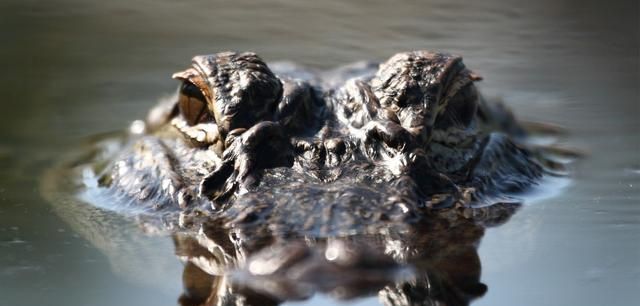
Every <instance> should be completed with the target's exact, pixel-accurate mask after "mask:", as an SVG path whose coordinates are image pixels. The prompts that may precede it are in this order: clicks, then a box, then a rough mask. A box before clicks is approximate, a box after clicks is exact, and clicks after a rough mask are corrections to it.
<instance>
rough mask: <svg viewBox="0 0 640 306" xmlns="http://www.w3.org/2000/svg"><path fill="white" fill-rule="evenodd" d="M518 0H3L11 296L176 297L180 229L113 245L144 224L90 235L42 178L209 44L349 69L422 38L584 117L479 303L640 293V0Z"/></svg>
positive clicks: (1, 158)
mask: <svg viewBox="0 0 640 306" xmlns="http://www.w3.org/2000/svg"><path fill="white" fill-rule="evenodd" d="M512 2H513V1H499V0H491V1H475V2H470V1H458V0H454V1H444V0H442V1H435V0H434V1H393V2H391V1H344V2H341V1H315V2H307V3H302V2H298V1H290V0H280V1H275V0H272V1H259V2H247V3H239V2H238V1H216V2H214V1H209V0H195V1H179V2H178V1H169V0H162V1H150V0H134V1H131V0H129V1H124V0H115V1H80V0H57V1H47V2H42V1H34V0H27V1H24V0H22V1H17V0H8V1H3V2H2V3H0V29H1V30H0V39H2V42H3V43H2V48H0V56H1V58H2V59H4V60H3V66H2V68H3V69H2V72H1V73H0V97H2V98H1V99H0V103H1V104H2V106H1V108H0V109H1V111H0V296H2V300H1V301H0V304H2V305H5V304H6V305H175V304H176V300H177V297H178V296H179V294H180V292H181V279H180V277H181V276H180V275H181V270H182V266H181V264H180V263H179V262H178V260H177V259H175V258H174V257H175V256H174V255H173V246H172V244H171V241H170V240H168V239H161V238H158V237H152V238H136V239H139V240H137V241H136V242H135V243H140V244H141V245H142V244H143V245H149V244H150V245H153V246H154V247H155V249H156V250H157V252H156V253H155V254H144V253H142V252H141V253H135V252H134V253H133V254H130V255H129V257H127V256H124V257H117V256H115V258H114V256H113V254H109V252H108V249H109V247H108V246H109V245H110V244H112V243H133V242H130V240H129V239H130V238H131V237H128V238H126V239H124V238H123V239H122V240H121V241H116V242H113V241H104V242H103V243H101V244H99V243H95V242H94V241H91V240H90V239H87V236H88V234H87V233H83V232H82V231H81V230H79V229H78V228H77V226H76V228H74V227H73V226H71V225H69V223H67V222H65V221H64V220H63V219H62V218H61V217H59V216H58V215H57V214H56V213H55V212H54V210H53V208H52V206H51V204H50V203H48V202H47V201H45V200H44V199H43V197H42V196H41V195H40V191H39V188H40V187H39V184H40V181H39V180H40V177H41V176H42V174H43V171H44V170H45V169H47V168H48V167H50V166H51V165H52V163H53V161H55V160H59V159H60V158H62V157H63V156H64V155H65V154H66V152H69V150H71V148H73V147H74V146H76V145H77V144H78V143H79V142H81V141H82V139H84V138H85V137H87V136H89V135H94V134H96V133H100V132H106V131H112V130H114V129H119V128H122V127H125V126H127V124H128V123H129V122H130V121H132V120H134V119H136V118H140V117H142V116H143V115H144V114H145V112H146V110H147V109H148V108H149V107H150V106H151V105H153V104H154V102H155V101H156V99H157V98H158V97H159V96H162V95H163V94H165V93H167V92H171V91H172V90H173V89H174V88H175V86H176V84H175V82H174V81H173V80H171V79H170V78H169V76H170V75H171V73H173V72H175V71H177V70H180V69H182V68H184V67H186V65H188V64H189V60H190V58H191V57H192V56H193V55H194V54H202V53H212V52H217V51H223V50H240V51H244V50H251V51H256V52H258V53H259V54H260V55H261V56H262V57H263V58H265V59H266V60H268V61H274V60H280V59H288V60H293V61H297V62H299V63H302V64H306V65H309V66H312V67H332V66H335V65H338V64H342V63H347V62H351V61H355V60H362V59H374V60H383V59H385V58H387V57H389V56H390V55H391V54H393V53H395V52H399V51H406V50H411V49H435V50H442V51H449V52H455V53H459V54H462V55H463V56H464V58H465V63H466V65H467V66H468V67H470V68H471V69H473V70H475V71H477V72H479V73H480V74H481V75H483V76H484V77H485V80H484V81H483V82H482V83H481V85H480V86H481V89H482V90H483V91H484V92H485V93H486V94H488V95H489V96H501V97H502V98H503V99H504V100H505V101H506V102H507V103H508V104H509V105H510V106H511V107H513V108H514V110H515V112H516V113H517V114H518V115H519V116H520V117H522V118H525V119H529V120H536V121H544V122H550V123H555V124H559V125H562V126H564V127H566V128H567V129H568V131H569V132H570V134H569V136H568V137H566V138H564V140H563V142H564V144H565V145H567V146H571V147H577V148H580V149H582V150H584V151H586V152H588V157H587V158H586V159H585V160H583V161H581V162H579V163H577V164H575V165H574V166H573V168H574V169H572V185H571V186H569V187H568V188H565V189H564V190H563V191H562V193H561V194H560V195H558V196H555V197H553V198H551V199H546V200H544V201H539V202H537V203H532V204H530V205H526V206H525V207H524V209H521V210H520V211H519V212H518V213H517V214H516V215H514V217H513V218H512V219H511V220H510V221H509V222H508V223H507V224H505V225H503V226H500V227H497V228H492V229H490V230H488V231H487V233H486V234H485V236H484V238H483V240H482V242H481V245H480V247H479V253H480V258H481V261H482V265H483V271H482V281H483V282H484V283H485V284H487V285H488V287H489V291H488V293H487V294H486V295H485V296H484V297H483V298H481V299H479V300H477V301H476V303H475V304H476V305H635V304H639V303H640V298H638V295H637V292H638V290H640V243H639V242H640V192H639V191H638V188H640V134H639V133H638V131H640V89H639V88H640V21H639V20H640V7H639V4H638V2H637V1H607V2H604V1H577V0H575V1H552V0H548V1H520V3H512ZM126 226H127V225H122V227H123V228H126ZM114 240H117V239H116V238H115V237H114ZM135 249H136V248H133V250H135ZM140 249H141V250H142V249H143V248H142V247H141V248H140ZM110 255H111V256H110ZM123 261H124V262H126V263H127V264H128V266H127V265H123V263H122V262H123ZM325 301H327V300H326V297H322V296H320V297H317V298H315V299H314V300H312V301H311V302H312V303H315V304H318V305H321V304H323V303H324V302H325ZM376 301H377V300H376V299H375V298H370V299H365V300H361V301H359V302H360V303H361V304H367V305H368V304H372V303H376Z"/></svg>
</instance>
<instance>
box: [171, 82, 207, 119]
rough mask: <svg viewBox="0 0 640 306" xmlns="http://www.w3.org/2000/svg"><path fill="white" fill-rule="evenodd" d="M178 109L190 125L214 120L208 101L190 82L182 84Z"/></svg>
mask: <svg viewBox="0 0 640 306" xmlns="http://www.w3.org/2000/svg"><path fill="white" fill-rule="evenodd" d="M178 99H179V100H178V108H179V109H180V114H181V115H182V117H183V118H184V119H185V120H186V121H187V123H188V124H189V125H195V124H198V123H200V122H204V121H210V120H211V119H212V117H211V115H210V114H209V111H208V109H207V99H205V97H204V95H203V94H202V92H201V91H200V89H199V88H198V87H197V86H195V85H193V83H191V82H189V81H184V82H182V86H180V97H179V98H178Z"/></svg>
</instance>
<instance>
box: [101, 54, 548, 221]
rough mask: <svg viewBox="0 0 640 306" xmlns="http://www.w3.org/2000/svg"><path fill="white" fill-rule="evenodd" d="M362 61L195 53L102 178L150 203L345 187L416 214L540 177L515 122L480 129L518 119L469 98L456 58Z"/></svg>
mask: <svg viewBox="0 0 640 306" xmlns="http://www.w3.org/2000/svg"><path fill="white" fill-rule="evenodd" d="M370 67H371V66H370V65H368V66H367V65H365V66H364V67H360V68H358V67H355V68H348V69H345V71H346V72H340V71H338V72H335V73H327V74H324V75H329V76H331V78H332V79H331V80H327V79H326V78H325V79H323V78H322V75H323V74H320V76H318V77H316V79H315V80H314V79H309V80H304V79H297V78H296V75H291V76H288V75H284V74H281V75H276V74H274V73H273V72H272V71H271V70H270V69H269V67H267V65H266V64H265V63H264V62H263V61H262V60H261V59H260V58H259V57H258V56H256V55H255V54H253V53H240V54H238V53H233V52H224V53H218V54H215V55H208V56H196V57H194V60H193V66H192V67H191V68H189V69H187V70H185V71H183V72H179V73H176V74H175V75H174V78H176V79H179V80H181V81H183V86H182V87H181V88H182V89H181V91H180V92H179V93H178V97H177V98H176V100H177V101H178V102H171V103H168V104H165V105H163V106H159V107H161V108H164V109H166V111H164V112H159V111H153V112H152V113H153V114H158V113H161V114H165V116H164V117H161V118H153V120H149V122H148V124H147V125H148V130H151V131H150V132H147V135H143V136H142V138H141V139H140V140H139V141H138V144H136V145H134V146H133V147H134V148H135V149H134V150H132V151H127V152H126V153H124V154H123V155H122V157H120V160H118V161H116V162H115V163H114V165H115V166H114V167H113V170H112V171H110V172H107V173H106V174H105V176H106V177H109V178H110V179H107V180H105V181H109V182H112V183H111V185H110V186H111V188H112V189H114V190H115V191H116V192H117V193H123V194H129V195H135V197H136V198H137V199H138V200H140V202H141V204H142V205H144V204H150V205H152V206H155V207H172V206H173V207H181V208H187V207H196V206H201V205H207V204H209V203H211V204H213V206H214V207H215V208H221V207H222V208H224V207H230V206H233V205H232V204H234V203H236V206H240V207H244V206H246V207H247V208H246V209H248V210H254V209H256V208H255V207H261V206H264V205H266V206H267V207H270V208H269V209H277V207H279V205H284V204H282V201H283V200H285V199H287V198H290V197H286V196H284V195H285V194H287V193H292V194H293V195H295V198H296V199H297V200H296V204H292V205H303V204H302V203H304V202H305V201H306V202H313V203H319V202H322V201H323V200H328V199H334V200H335V199H340V195H341V194H342V193H343V191H346V190H352V192H354V193H355V194H356V195H357V196H359V197H360V200H359V202H360V203H367V204H366V206H367V207H368V208H369V209H371V210H373V211H385V210H389V211H393V210H394V209H393V207H395V206H396V205H401V206H403V207H405V206H406V207H407V208H406V209H407V210H409V211H411V212H417V211H420V209H419V208H421V207H443V206H446V207H451V206H452V205H464V204H468V203H469V202H471V201H474V200H475V201H482V199H483V198H484V197H485V196H486V195H492V196H494V195H500V194H502V193H504V192H508V191H517V190H520V189H523V188H526V187H527V186H529V185H531V184H532V183H534V182H535V181H536V180H537V179H538V178H539V177H540V176H541V174H542V169H541V168H540V167H539V166H538V164H537V163H536V162H534V161H533V160H532V158H531V157H530V154H529V152H528V151H527V150H526V149H524V148H521V147H520V146H519V145H517V144H515V143H514V142H513V141H512V140H511V138H510V136H509V133H512V131H510V130H502V131H501V130H496V129H491V128H489V127H490V126H492V124H494V123H495V121H497V120H507V121H509V124H507V125H505V124H503V123H501V125H502V126H509V125H510V126H517V124H516V123H515V122H513V120H512V119H511V118H508V117H509V113H508V112H507V111H503V112H501V111H495V109H496V108H491V107H489V106H487V105H486V103H485V102H484V101H483V100H482V98H481V97H479V95H478V93H477V90H476V88H475V86H474V85H473V81H476V80H479V79H480V78H479V77H478V76H477V75H475V74H474V73H472V72H471V71H469V70H468V69H466V68H465V66H464V64H463V63H462V59H461V58H460V57H458V56H453V55H449V54H441V53H433V52H427V51H414V52H407V53H399V54H397V55H395V56H393V57H391V58H390V59H389V60H388V61H386V62H384V63H382V64H380V66H379V68H378V70H377V71H376V72H375V73H372V70H371V69H370ZM298 75H304V74H300V73H298ZM306 75H313V74H312V73H307V74H306ZM346 77H348V78H346ZM340 78H346V79H344V80H342V82H340V81H338V80H336V79H340ZM326 84H339V85H333V87H328V86H327V85H326ZM156 117H157V116H156ZM496 118H498V119H496ZM504 118H508V119H504ZM163 122H167V123H166V124H165V123H163ZM287 169H288V170H287ZM283 172H286V174H282V173H283ZM129 182H135V184H130V183H129ZM399 182H402V183H399ZM291 186H299V187H296V188H297V189H295V190H294V189H292V188H291ZM311 189H313V190H317V191H318V192H312V191H311ZM256 190H260V192H255V191H256ZM271 194H275V195H276V196H275V197H271V196H270V195H271ZM254 197H256V198H254ZM266 199H273V200H270V201H272V203H270V204H265V203H264V202H265V201H266ZM334 200H332V201H334ZM335 201H341V200H335ZM278 203H280V204H278ZM328 205H334V204H328ZM286 206H289V205H288V204H287V205H286ZM287 209H292V210H295V208H293V207H288V208H287ZM243 210H245V209H244V208H243ZM375 215H383V214H375ZM382 218H383V219H384V218H387V216H382ZM325 221H327V220H325ZM375 222H376V220H372V223H375Z"/></svg>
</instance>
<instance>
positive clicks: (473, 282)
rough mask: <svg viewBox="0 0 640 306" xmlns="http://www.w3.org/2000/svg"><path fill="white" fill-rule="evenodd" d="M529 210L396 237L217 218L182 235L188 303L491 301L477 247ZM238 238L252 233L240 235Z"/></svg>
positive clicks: (178, 243) (497, 211) (439, 224)
mask: <svg viewBox="0 0 640 306" xmlns="http://www.w3.org/2000/svg"><path fill="white" fill-rule="evenodd" d="M518 207H519V204H497V205H494V206H490V207H484V208H477V209H473V210H467V211H465V213H464V215H466V216H467V217H469V216H472V218H465V217H463V216H462V215H463V214H460V213H459V212H453V211H449V212H447V213H443V214H439V215H433V216H432V217H431V218H429V219H427V220H424V221H421V222H420V223H418V224H414V225H412V226H411V227H410V228H408V229H405V230H401V231H396V230H393V229H391V230H388V231H381V232H380V233H378V234H374V235H357V236H350V237H330V238H325V239H315V238H310V237H287V240H286V241H285V240H284V239H282V238H284V237H273V236H271V237H270V236H267V235H266V234H264V232H253V233H247V232H243V233H242V235H240V234H239V232H242V231H244V230H246V229H243V228H229V229H224V227H223V226H221V225H222V224H221V221H220V220H208V221H206V222H205V223H204V225H203V226H202V230H201V231H200V232H199V233H197V234H188V233H177V234H175V235H174V242H175V247H176V254H177V255H178V257H179V258H180V259H181V260H182V261H184V262H185V266H184V272H183V283H184V293H183V294H182V296H181V297H180V299H179V301H180V303H181V305H184V306H187V305H189V306H195V305H278V304H280V303H283V302H286V301H295V300H305V299H308V298H310V297H311V296H312V295H313V294H314V293H320V292H321V293H327V294H329V295H331V296H332V297H334V298H337V299H352V298H356V297H364V296H370V295H374V294H376V293H377V295H378V298H379V299H380V301H381V302H382V303H383V304H385V305H468V304H469V302H470V301H471V300H473V299H475V298H477V297H480V296H482V295H483V294H484V293H485V292H486V291H487V286H486V285H485V284H483V283H481V282H480V276H481V263H480V259H479V257H478V253H477V247H478V245H479V243H480V240H481V238H482V236H483V234H484V229H485V228H486V227H488V226H497V225H500V224H502V223H504V222H506V221H507V220H508V219H509V218H510V217H511V215H512V214H513V213H515V211H516V210H517V209H518ZM238 237H251V238H247V239H248V240H251V241H247V239H240V238H238Z"/></svg>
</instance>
